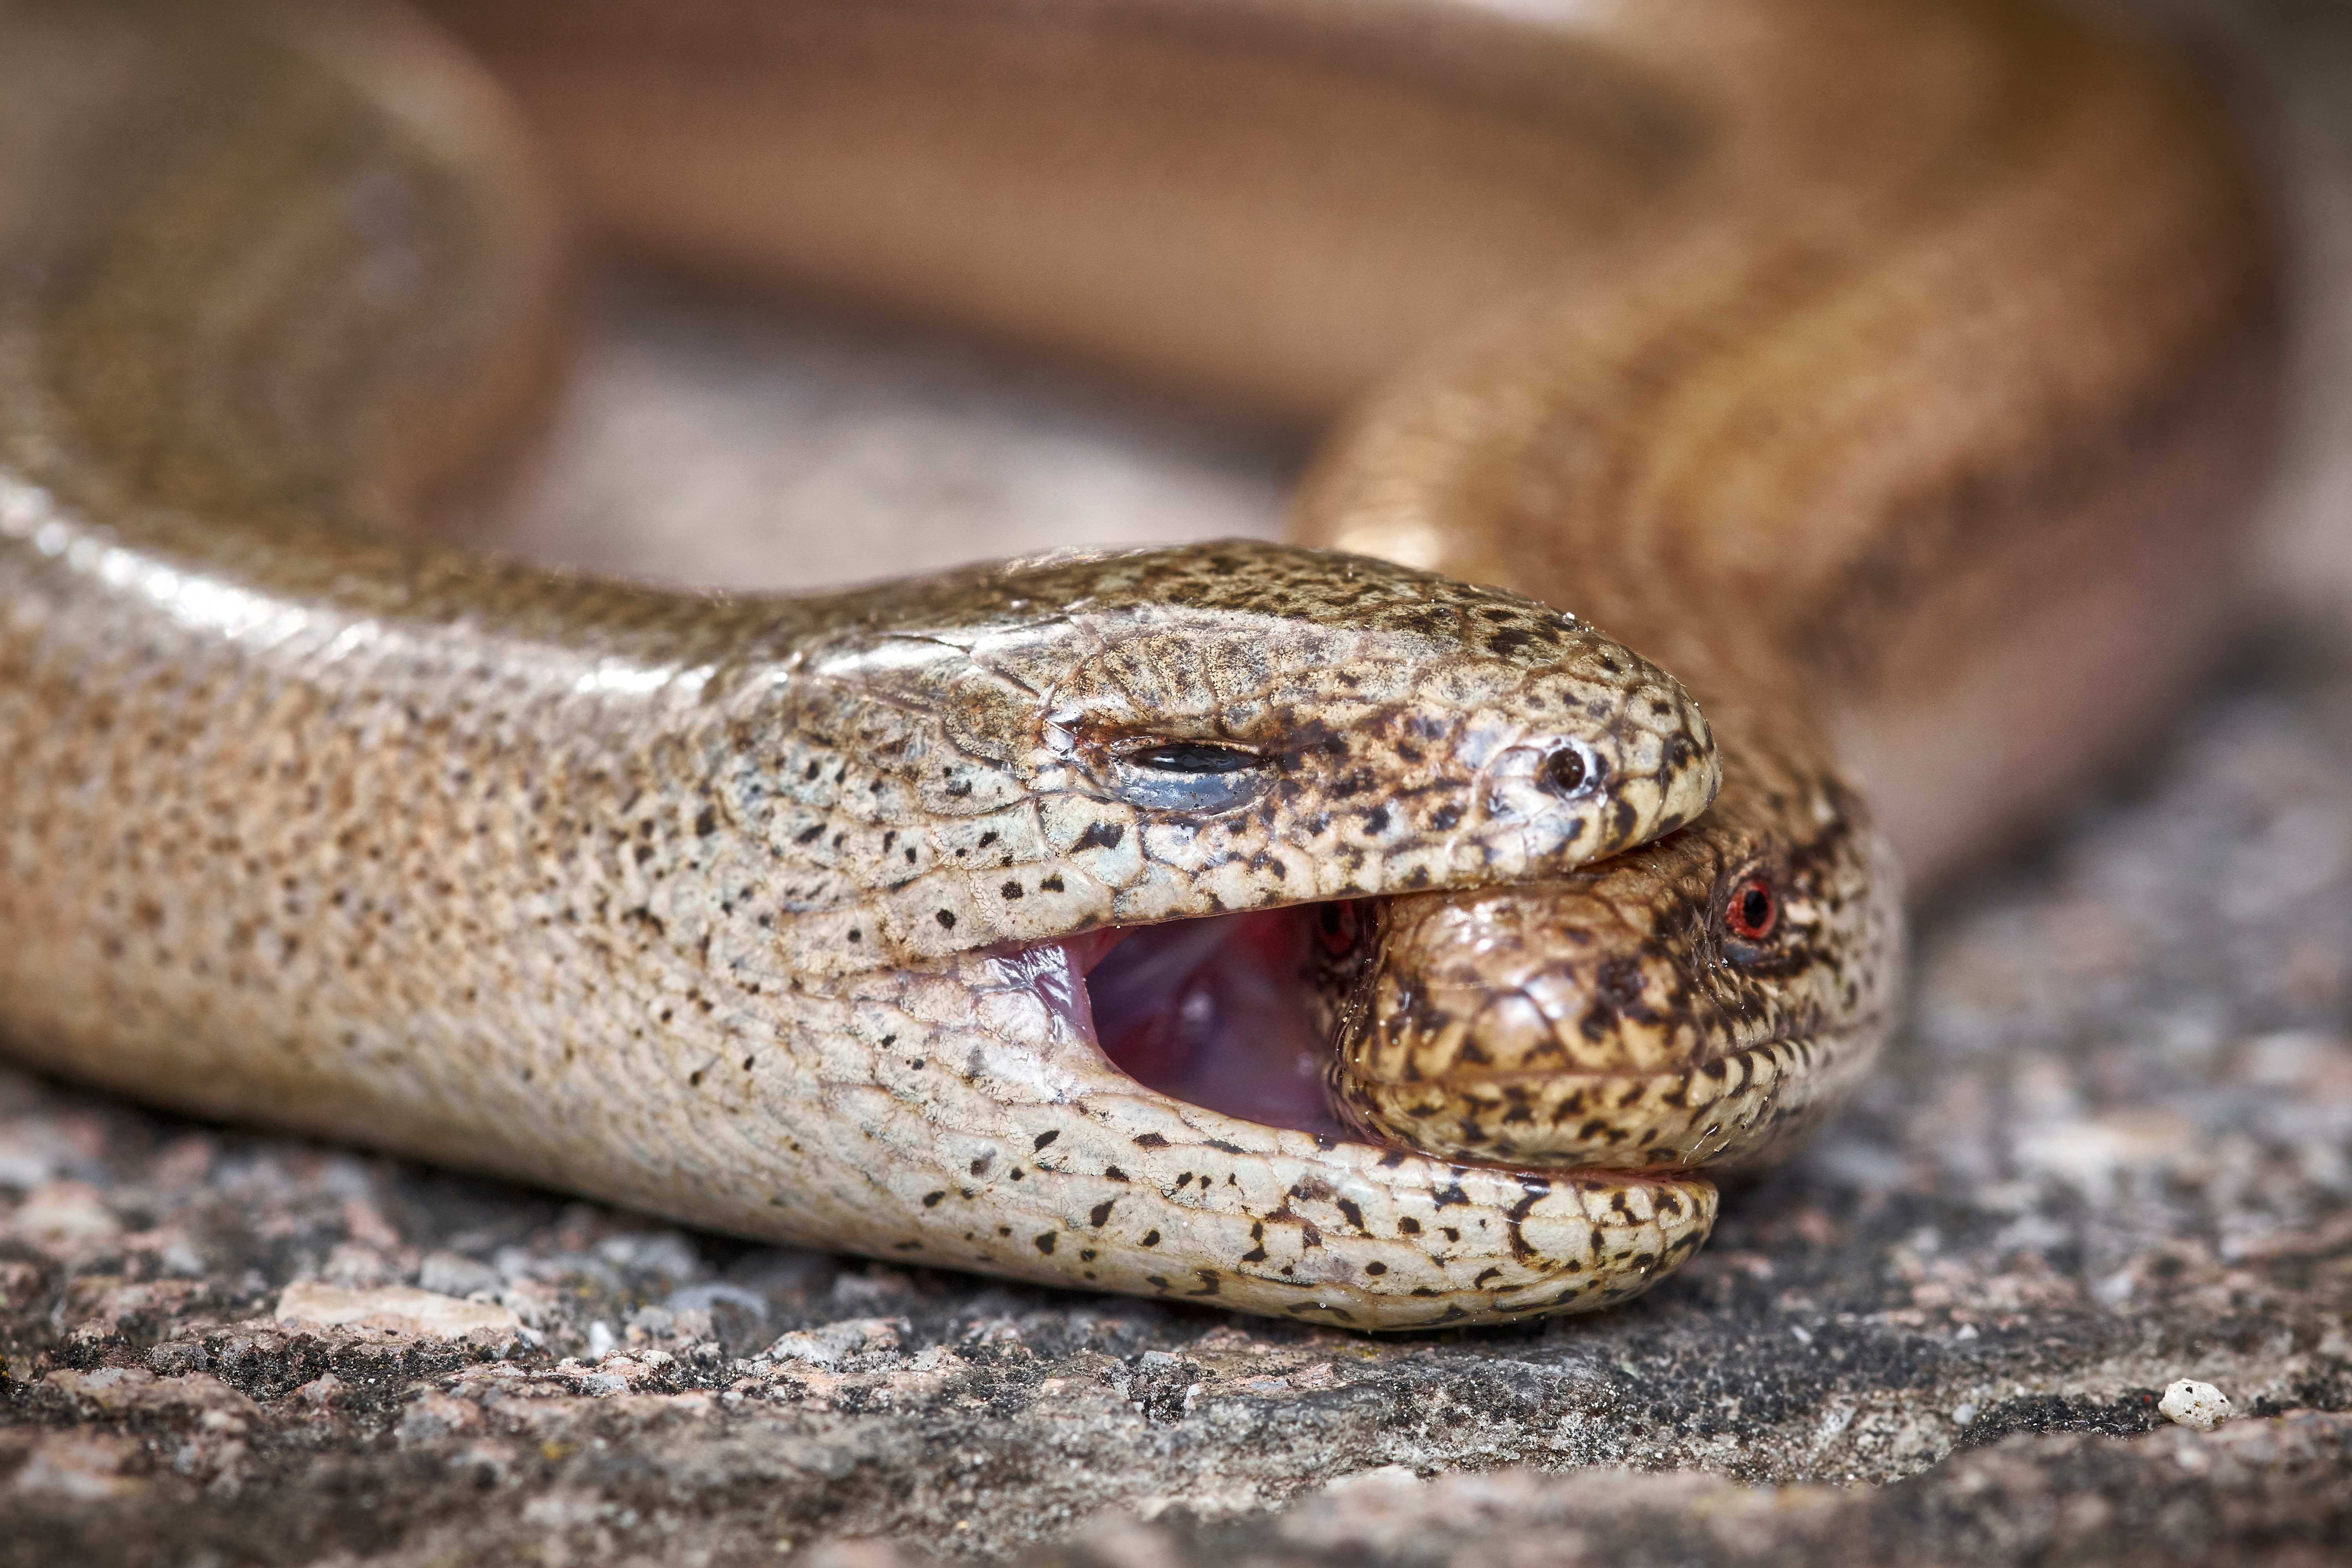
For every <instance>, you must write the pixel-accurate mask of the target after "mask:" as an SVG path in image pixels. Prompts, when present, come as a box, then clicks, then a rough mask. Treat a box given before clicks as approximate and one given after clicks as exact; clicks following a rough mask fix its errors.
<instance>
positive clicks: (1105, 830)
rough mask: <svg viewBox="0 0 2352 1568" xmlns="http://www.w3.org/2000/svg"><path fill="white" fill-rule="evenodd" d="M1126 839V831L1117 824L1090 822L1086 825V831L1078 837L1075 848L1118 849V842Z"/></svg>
mask: <svg viewBox="0 0 2352 1568" xmlns="http://www.w3.org/2000/svg"><path fill="white" fill-rule="evenodd" d="M1125 837H1127V829H1126V828H1125V827H1124V826H1120V825H1119V824H1118V823H1115V822H1091V823H1088V824H1087V830H1086V831H1085V832H1084V833H1081V834H1079V835H1078V842H1077V847H1078V848H1080V849H1116V848H1118V844H1119V840H1120V839H1122V838H1125Z"/></svg>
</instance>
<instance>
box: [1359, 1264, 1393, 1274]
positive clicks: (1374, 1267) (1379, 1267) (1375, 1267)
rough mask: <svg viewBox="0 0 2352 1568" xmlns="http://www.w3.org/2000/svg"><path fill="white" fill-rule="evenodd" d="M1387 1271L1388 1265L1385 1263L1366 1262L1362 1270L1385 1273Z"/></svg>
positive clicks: (1371, 1272)
mask: <svg viewBox="0 0 2352 1568" xmlns="http://www.w3.org/2000/svg"><path fill="white" fill-rule="evenodd" d="M1388 1271H1389V1266H1388V1265H1387V1264H1385V1263H1367V1264H1365V1265H1364V1272H1365V1273H1367V1274H1386V1273H1387V1272H1388Z"/></svg>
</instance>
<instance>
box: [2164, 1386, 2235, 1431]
mask: <svg viewBox="0 0 2352 1568" xmlns="http://www.w3.org/2000/svg"><path fill="white" fill-rule="evenodd" d="M2156 1408H2157V1411H2158V1414H2159V1415H2163V1417H2164V1418H2165V1419H2166V1420H2168V1421H2177V1422H2179V1424H2180V1425H2181V1426H2193V1427H2195V1428H2196V1429H2197V1430H2198V1431H2200V1432H2210V1431H2211V1430H2213V1428H2214V1427H2216V1426H2220V1425H2221V1423H2222V1422H2224V1421H2227V1420H2228V1419H2229V1418H2230V1414H2231V1412H2230V1401H2229V1400H2228V1398H2227V1397H2225V1396H2224V1395H2223V1394H2222V1393H2221V1390H2220V1389H2218V1388H2216V1387H2214V1386H2213V1385H2212V1384H2210V1383H2199V1382H2198V1381H2196V1380H2195V1379H2194V1378H2188V1377H2184V1378H2182V1379H2181V1380H2180V1381H2179V1382H2178V1383H2176V1384H2173V1385H2172V1386H2171V1387H2169V1388H2168V1389H2166V1390H2165V1391H2164V1397H2163V1398H2162V1399H2159V1400H2158V1401H2157V1404H2156Z"/></svg>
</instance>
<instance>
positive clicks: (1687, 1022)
mask: <svg viewBox="0 0 2352 1568" xmlns="http://www.w3.org/2000/svg"><path fill="white" fill-rule="evenodd" d="M1741 739H1742V740H1743V741H1747V742H1748V743H1746V744H1743V745H1741V746H1740V748H1739V752H1740V755H1741V756H1742V758H1743V759H1744V760H1746V762H1747V763H1748V768H1747V769H1746V770H1744V771H1743V773H1742V775H1741V777H1740V781H1739V784H1738V786H1736V787H1734V788H1731V789H1728V790H1727V791H1726V792H1725V793H1724V794H1723V795H1718V796H1717V799H1716V802H1715V805H1713V806H1712V807H1710V808H1709V809H1708V812H1707V815H1706V818H1705V819H1704V822H1703V824H1702V825H1700V826H1695V827H1693V828H1690V829H1686V830H1685V831H1683V832H1680V833H1675V834H1672V835H1669V836H1668V837H1664V838H1662V839H1660V840H1658V841H1657V842H1655V843H1654V844H1649V845H1645V846H1643V847H1641V848H1639V849H1635V850H1632V851H1629V852H1627V853H1625V854H1623V855H1619V856H1616V857H1614V858H1611V859H1609V860H1606V861H1604V862H1602V863H1601V864H1600V865H1597V866H1592V867H1588V868H1585V869H1583V870H1581V871H1578V872H1574V873H1571V874H1570V875H1569V876H1568V877H1566V878H1564V879H1560V880H1559V882H1557V883H1555V884H1552V885H1549V886H1547V887H1546V888H1544V889H1541V890H1540V891H1539V892H1538V891H1534V890H1529V889H1500V890H1498V891H1496V892H1495V893H1492V894H1475V893H1473V894H1457V895H1441V894H1430V895H1423V896H1420V897H1412V898H1402V899H1385V900H1370V901H1368V902H1367V903H1365V904H1364V905H1362V906H1361V908H1362V909H1363V910H1364V911H1365V914H1364V916H1363V919H1362V922H1361V927H1360V933H1359V935H1358V937H1357V940H1356V941H1355V942H1352V943H1349V944H1348V945H1346V946H1344V947H1337V946H1335V947H1334V948H1333V949H1332V950H1331V951H1330V952H1329V956H1328V958H1327V959H1326V961H1325V962H1326V964H1327V967H1328V969H1329V970H1330V971H1331V974H1330V976H1329V982H1328V984H1327V986H1326V993H1325V994H1326V995H1327V996H1328V997H1329V998H1330V1004H1329V1005H1330V1006H1331V1010H1332V1012H1333V1014H1334V1017H1333V1028H1332V1035H1333V1038H1334V1040H1335V1042H1336V1043H1337V1046H1338V1047H1339V1050H1338V1056H1337V1058H1336V1059H1335V1061H1334V1063H1333V1068H1332V1073H1331V1079H1332V1084H1333V1089H1334V1099H1335V1101H1336V1103H1338V1104H1339V1106H1340V1107H1341V1108H1342V1110H1343V1114H1344V1115H1345V1116H1346V1118H1347V1119H1348V1121H1349V1122H1350V1123H1351V1124H1353V1125H1356V1126H1359V1127H1360V1128H1362V1129H1363V1130H1364V1131H1366V1133H1367V1135H1368V1136H1372V1137H1381V1138H1392V1139H1398V1140H1402V1141H1403V1142H1409V1143H1411V1144H1412V1146H1413V1147H1415V1148H1419V1149H1426V1150H1429V1151H1431V1152H1433V1153H1444V1154H1449V1155H1451V1156H1453V1157H1454V1158H1455V1159H1462V1160H1478V1161H1483V1162H1486V1163H1498V1164H1510V1165H1518V1166H1527V1167H1532V1168H1537V1169H1546V1168H1555V1169H1556V1168H1560V1167H1580V1168H1600V1169H1612V1170H1655V1169H1661V1168H1663V1169H1700V1168H1703V1169H1707V1170H1712V1171H1720V1170H1724V1169H1727V1168H1735V1167H1738V1166H1742V1165H1754V1164H1759V1163H1766V1162H1769V1160H1771V1159H1773V1158H1775V1157H1777V1156H1778V1155H1780V1154H1782V1153H1784V1152H1787V1151H1788V1149H1789V1148H1790V1146H1792V1145H1793V1144H1794V1143H1795V1142H1798V1141H1800V1140H1801V1139H1802V1138H1803V1137H1804V1136H1805V1135H1806V1134H1807V1133H1809V1132H1811V1131H1812V1129H1813V1128H1814V1127H1816V1126H1818V1125H1819V1124H1820V1123H1821V1122H1822V1121H1823V1120H1824V1119H1826V1118H1827V1117H1828V1116H1829V1115H1830V1114H1832V1113H1833V1112H1834V1111H1835V1110H1837V1109H1838V1108H1839V1107H1840V1106H1841V1105H1843V1103H1844V1101H1845V1100H1846V1098H1847V1097H1848V1095H1850V1094H1851V1093H1852V1091H1853V1089H1854V1087H1855V1085H1856V1084H1857V1083H1858V1082H1859V1081H1860V1080H1861V1079H1862V1077H1863V1075H1864V1073H1865V1072H1867V1071H1868V1070H1869V1068H1870V1066H1871V1064H1872V1062H1873V1061H1874V1059H1875V1058H1876V1057H1877V1054H1878V1049H1879V1047H1880V1046H1881V1044H1882V1043H1883V1042H1884V1041H1885V1037H1886V1033H1887V1030H1888V1029H1889V1027H1890V1026H1892V1024H1893V1022H1894V1010H1895V1003H1896V998H1897V996H1898V995H1899V994H1900V992H1901V989H1902V964H1903V932H1902V920H1901V908H1900V903H1899V891H1898V890H1899V889H1900V888H1901V886H1902V874H1901V871H1900V869H1899V868H1898V867H1897V866H1896V864H1895V858H1894V856H1893V854H1892V852H1891V851H1890V849H1889V848H1888V847H1887V845H1886V842H1885V837H1883V836H1882V835H1880V834H1879V833H1878V832H1877V831H1876V830H1875V828H1874V827H1873V826H1872V825H1871V823H1870V821H1869V818H1868V816H1867V815H1866V814H1865V813H1864V810H1863V807H1862V805H1861V802H1860V801H1859V800H1857V799H1856V798H1855V797H1854V795H1853V792H1852V791H1851V790H1849V789H1847V788H1846V787H1845V786H1843V785H1842V784H1840V783H1839V782H1838V781H1837V779H1836V778H1835V777H1834V776H1833V775H1831V774H1828V773H1822V772H1821V771H1820V770H1818V769H1816V768H1811V767H1807V766H1805V765H1804V764H1803V763H1801V762H1799V761H1797V760H1795V759H1790V758H1785V757H1781V756H1778V755H1776V754H1775V752H1774V749H1773V747H1772V746H1771V745H1770V743H1769V742H1761V741H1755V740H1752V739H1749V738H1748V737H1741ZM1758 883H1760V884H1761V885H1762V886H1763V887H1765V888H1767V889H1769V891H1770V897H1771V899H1772V900H1773V903H1772V909H1771V916H1772V918H1771V921H1770V923H1769V926H1767V927H1765V928H1764V929H1762V930H1761V931H1757V932H1755V933H1753V934H1749V933H1743V932H1742V931H1740V930H1738V929H1737V928H1736V927H1735V926H1734V924H1733V923H1732V922H1733V911H1732V909H1731V904H1732V900H1734V899H1735V898H1737V897H1738V896H1739V895H1740V893H1741V891H1742V889H1746V888H1748V887H1749V886H1751V885H1753V884H1758Z"/></svg>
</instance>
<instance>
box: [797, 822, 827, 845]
mask: <svg viewBox="0 0 2352 1568" xmlns="http://www.w3.org/2000/svg"><path fill="white" fill-rule="evenodd" d="M822 837H824V823H822V822H820V823H818V824H817V825H816V826H814V827H812V828H810V829H808V830H807V831H806V832H804V833H802V834H800V835H799V836H798V837H794V838H793V843H795V844H814V843H815V842H816V841H817V840H818V839H820V838H822Z"/></svg>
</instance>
